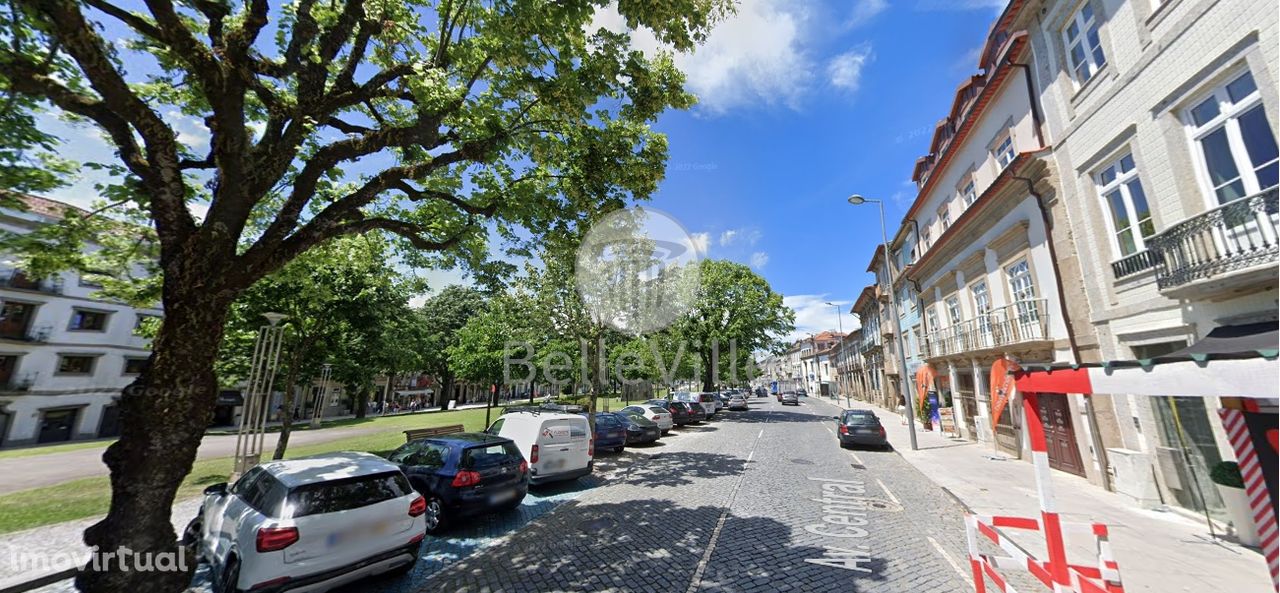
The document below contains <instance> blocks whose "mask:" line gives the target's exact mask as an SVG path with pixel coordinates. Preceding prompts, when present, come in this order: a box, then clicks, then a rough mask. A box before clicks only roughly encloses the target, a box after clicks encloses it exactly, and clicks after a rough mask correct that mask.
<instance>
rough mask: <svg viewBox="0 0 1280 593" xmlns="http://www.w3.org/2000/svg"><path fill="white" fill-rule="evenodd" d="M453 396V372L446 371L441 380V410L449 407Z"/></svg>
mask: <svg viewBox="0 0 1280 593" xmlns="http://www.w3.org/2000/svg"><path fill="white" fill-rule="evenodd" d="M451 397H453V373H444V375H443V376H442V377H441V381H440V410H441V411H444V410H448V409H449V398H451Z"/></svg>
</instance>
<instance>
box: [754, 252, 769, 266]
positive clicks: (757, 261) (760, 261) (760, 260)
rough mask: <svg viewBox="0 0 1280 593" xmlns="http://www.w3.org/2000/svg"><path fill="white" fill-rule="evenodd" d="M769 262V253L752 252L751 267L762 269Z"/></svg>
mask: <svg viewBox="0 0 1280 593" xmlns="http://www.w3.org/2000/svg"><path fill="white" fill-rule="evenodd" d="M768 264H769V254H768V253H765V252H763V251H757V252H755V253H752V254H751V267H753V268H755V269H757V270H760V269H763V268H764V267H765V266H766V265H768Z"/></svg>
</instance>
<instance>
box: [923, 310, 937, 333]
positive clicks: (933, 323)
mask: <svg viewBox="0 0 1280 593" xmlns="http://www.w3.org/2000/svg"><path fill="white" fill-rule="evenodd" d="M924 320H925V329H926V330H927V331H938V329H940V328H939V325H938V309H937V308H936V307H929V308H927V309H925V310H924Z"/></svg>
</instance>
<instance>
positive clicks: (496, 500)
mask: <svg viewBox="0 0 1280 593" xmlns="http://www.w3.org/2000/svg"><path fill="white" fill-rule="evenodd" d="M515 497H516V491H515V490H504V491H502V492H495V493H493V494H490V495H489V504H501V503H504V502H507V501H509V500H511V499H513V498H515Z"/></svg>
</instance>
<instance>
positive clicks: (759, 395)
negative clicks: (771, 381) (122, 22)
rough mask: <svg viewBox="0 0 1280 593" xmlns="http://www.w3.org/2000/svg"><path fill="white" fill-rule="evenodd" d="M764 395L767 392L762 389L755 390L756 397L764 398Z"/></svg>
mask: <svg viewBox="0 0 1280 593" xmlns="http://www.w3.org/2000/svg"><path fill="white" fill-rule="evenodd" d="M765 395H767V392H766V391H765V389H764V388H763V387H757V388H756V397H764V396H765Z"/></svg>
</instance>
